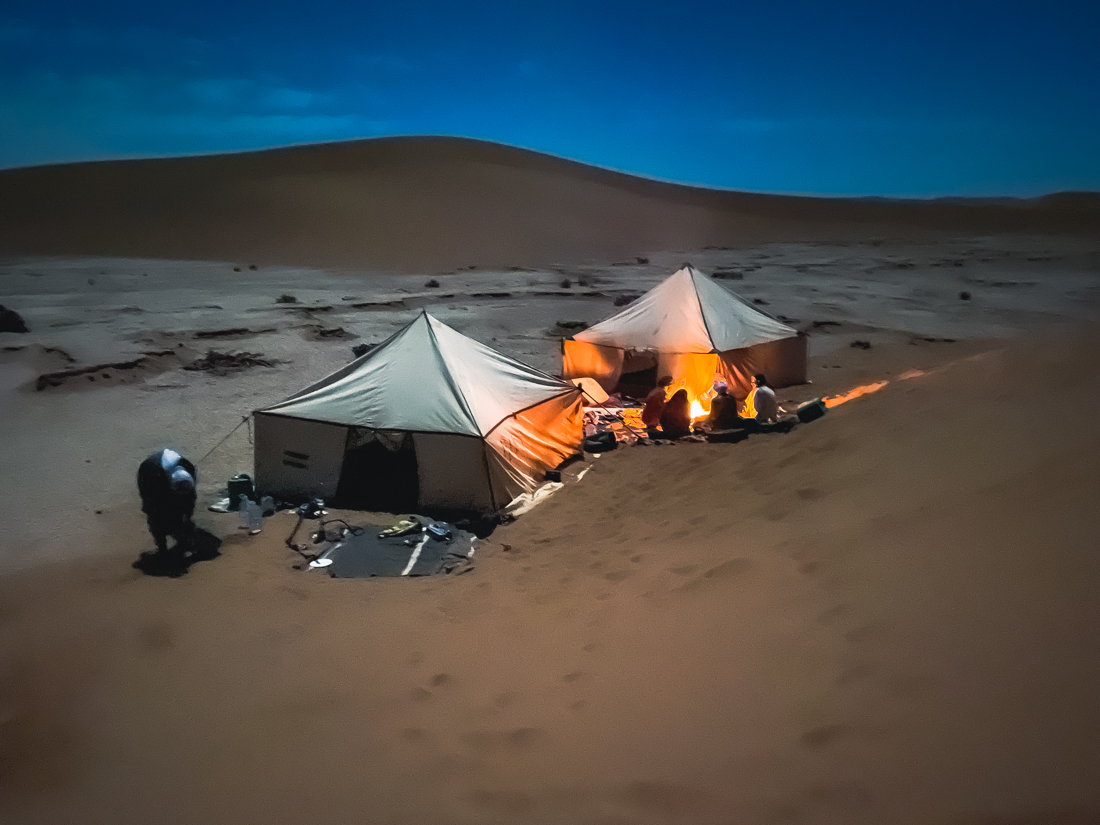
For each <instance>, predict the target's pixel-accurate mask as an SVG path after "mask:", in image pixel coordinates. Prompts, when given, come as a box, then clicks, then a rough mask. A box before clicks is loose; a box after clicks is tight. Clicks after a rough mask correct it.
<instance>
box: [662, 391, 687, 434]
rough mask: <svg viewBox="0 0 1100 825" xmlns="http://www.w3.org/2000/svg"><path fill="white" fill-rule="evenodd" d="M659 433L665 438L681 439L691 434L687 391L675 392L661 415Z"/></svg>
mask: <svg viewBox="0 0 1100 825" xmlns="http://www.w3.org/2000/svg"><path fill="white" fill-rule="evenodd" d="M661 432H662V434H663V435H664V437H665V438H673V439H675V438H682V437H683V436H685V435H687V434H688V433H690V432H691V402H689V401H688V394H687V390H676V392H674V393H673V394H672V398H670V399H668V403H667V404H665V408H664V411H663V412H662V413H661Z"/></svg>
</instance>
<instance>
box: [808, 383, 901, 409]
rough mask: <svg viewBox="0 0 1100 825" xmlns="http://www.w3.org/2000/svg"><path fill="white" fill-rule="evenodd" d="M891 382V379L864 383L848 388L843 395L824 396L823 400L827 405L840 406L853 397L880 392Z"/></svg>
mask: <svg viewBox="0 0 1100 825" xmlns="http://www.w3.org/2000/svg"><path fill="white" fill-rule="evenodd" d="M889 383H890V382H889V381H877V382H875V383H874V384H863V385H862V386H859V387H856V388H855V389H851V390H848V392H846V393H844V394H843V395H834V396H832V397H830V398H823V399H822V400H823V401H824V402H825V406H826V407H830V408H832V407H839V406H840V405H841V404H847V403H848V402H849V401H851V400H852V399H854V398H859V397H860V396H861V395H869V394H870V393H873V392H878V391H879V390H881V389H882V388H883V387H885V386H886V385H887V384H889Z"/></svg>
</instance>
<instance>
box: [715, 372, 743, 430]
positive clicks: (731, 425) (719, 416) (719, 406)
mask: <svg viewBox="0 0 1100 825" xmlns="http://www.w3.org/2000/svg"><path fill="white" fill-rule="evenodd" d="M713 391H714V397H713V398H711V399H710V415H708V416H707V429H708V430H732V429H736V428H738V427H740V426H741V425H742V422H743V421H744V419H743V418H741V416H740V415H738V413H737V399H736V398H734V397H733V396H732V395H730V391H729V385H728V384H727V383H726V382H725V381H715V382H714V386H713Z"/></svg>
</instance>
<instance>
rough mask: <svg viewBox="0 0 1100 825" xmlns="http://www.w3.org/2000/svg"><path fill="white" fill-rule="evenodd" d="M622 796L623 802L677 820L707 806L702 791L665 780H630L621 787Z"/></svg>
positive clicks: (698, 811)
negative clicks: (630, 781) (629, 782)
mask: <svg viewBox="0 0 1100 825" xmlns="http://www.w3.org/2000/svg"><path fill="white" fill-rule="evenodd" d="M622 796H623V799H624V801H625V802H627V803H629V804H631V805H634V806H636V807H638V808H641V809H642V810H645V811H647V812H649V813H653V814H656V815H658V816H660V817H663V818H666V819H673V818H675V819H677V820H679V819H680V818H682V817H686V816H688V815H690V814H698V813H701V812H703V811H704V810H705V809H706V808H707V799H706V794H704V793H703V792H702V791H700V790H698V789H697V788H689V787H687V786H686V785H673V784H670V783H666V782H632V783H631V784H629V785H627V786H626V787H625V788H624V789H623V791H622Z"/></svg>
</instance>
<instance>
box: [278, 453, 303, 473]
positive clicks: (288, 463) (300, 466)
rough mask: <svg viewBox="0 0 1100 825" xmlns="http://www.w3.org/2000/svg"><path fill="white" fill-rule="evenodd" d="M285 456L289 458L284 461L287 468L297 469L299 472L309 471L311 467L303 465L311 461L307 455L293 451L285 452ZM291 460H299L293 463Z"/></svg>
mask: <svg viewBox="0 0 1100 825" xmlns="http://www.w3.org/2000/svg"><path fill="white" fill-rule="evenodd" d="M283 455H284V456H287V458H284V459H283V465H284V466H287V467H296V468H297V469H299V470H308V469H309V467H308V466H307V465H305V464H303V463H302V462H303V461H309V456H308V455H306V454H305V453H296V452H294V451H293V450H283ZM290 459H298V460H297V461H291V460H290Z"/></svg>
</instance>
